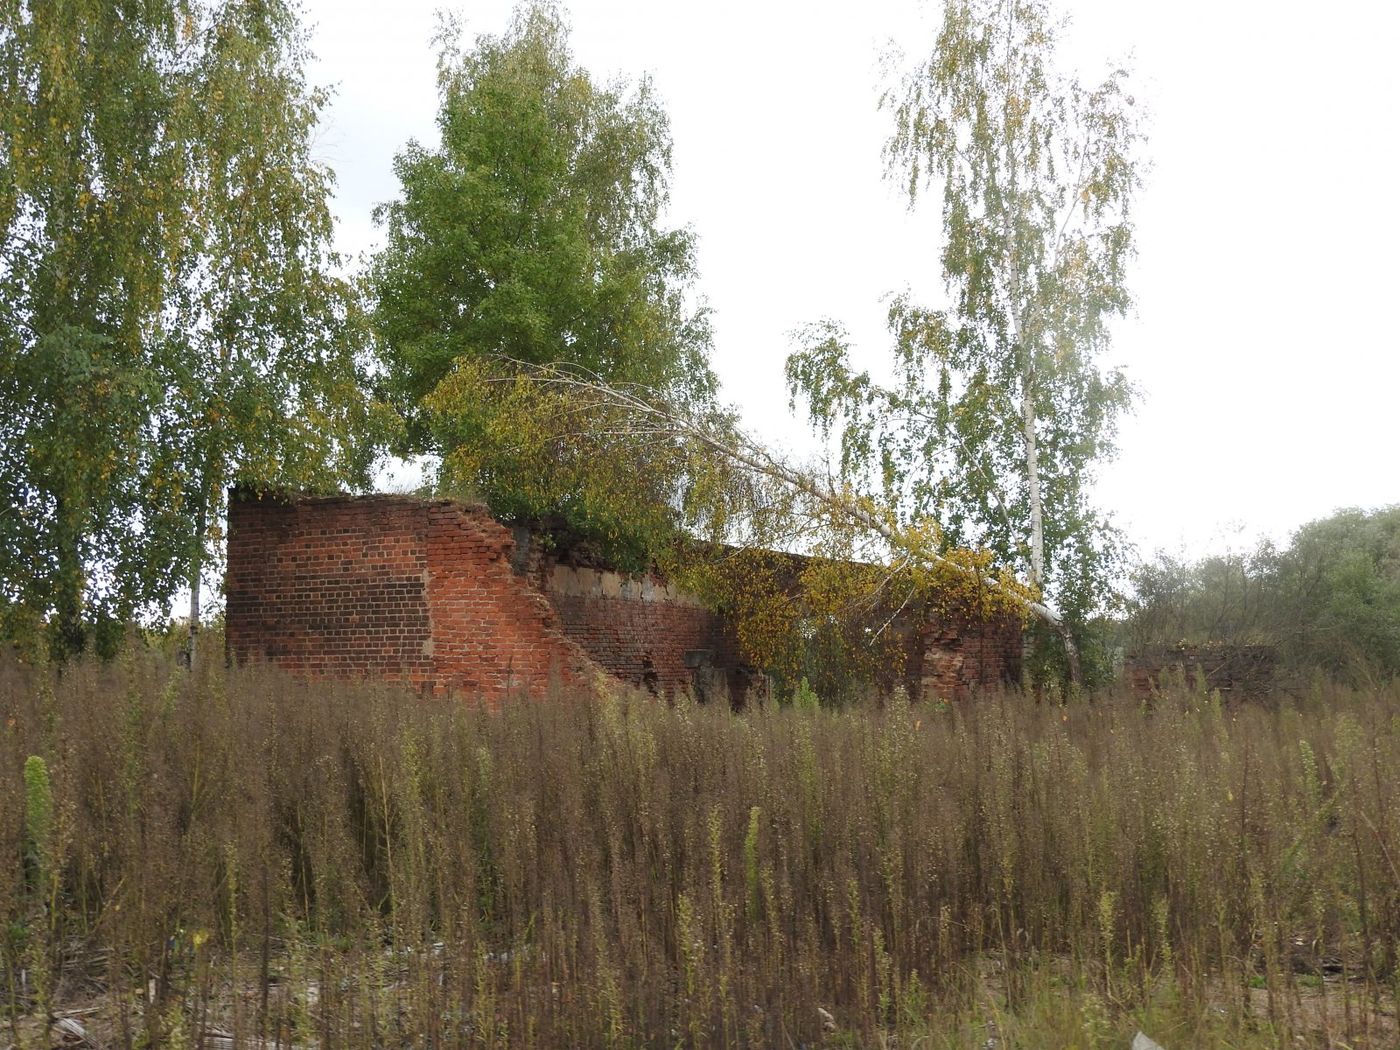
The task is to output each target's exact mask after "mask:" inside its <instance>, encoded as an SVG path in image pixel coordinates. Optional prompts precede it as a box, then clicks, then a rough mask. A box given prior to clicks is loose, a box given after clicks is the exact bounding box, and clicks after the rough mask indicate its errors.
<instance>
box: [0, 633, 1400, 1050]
mask: <svg viewBox="0 0 1400 1050" xmlns="http://www.w3.org/2000/svg"><path fill="white" fill-rule="evenodd" d="M1397 863H1400V692H1397V691H1396V690H1394V689H1392V690H1390V691H1388V692H1387V691H1379V692H1369V693H1355V692H1345V691H1339V690H1333V689H1330V688H1326V687H1318V688H1316V689H1314V690H1312V691H1311V693H1310V694H1309V695H1306V696H1302V697H1294V698H1287V699H1280V700H1279V701H1278V702H1276V703H1272V704H1256V705H1250V706H1240V707H1232V706H1230V705H1227V704H1222V703H1221V702H1220V701H1219V698H1218V697H1213V696H1211V695H1210V694H1209V693H1208V692H1206V691H1205V690H1202V689H1198V688H1192V687H1191V686H1190V685H1188V684H1180V685H1177V686H1175V687H1172V688H1170V689H1168V690H1166V691H1165V692H1164V693H1162V694H1160V695H1158V696H1156V697H1155V698H1154V699H1153V700H1152V701H1151V702H1150V703H1147V704H1144V703H1143V701H1142V698H1140V697H1139V698H1133V697H1126V696H1123V697H1113V696H1107V697H1102V698H1099V699H1097V700H1095V701H1093V702H1088V701H1080V702H1075V703H1073V704H1070V705H1068V706H1063V707H1062V706H1057V705H1052V704H1048V703H1045V704H1037V703H1035V702H1034V701H1033V700H1032V699H1030V698H1028V697H1025V696H1022V695H1018V694H1014V693H1013V694H1007V695H1004V696H988V697H984V698H981V699H980V700H977V701H974V702H970V703H966V704H962V705H954V706H949V705H931V704H923V705H914V706H911V705H908V704H899V703H895V704H890V705H888V706H886V707H884V708H883V709H854V710H849V711H844V712H828V711H798V710H787V709H781V710H780V709H771V708H770V709H767V710H757V711H753V712H750V713H748V714H745V715H741V716H736V715H732V714H730V713H729V712H728V711H726V710H721V709H718V708H716V707H709V708H706V707H697V706H694V705H680V706H676V707H666V706H663V705H659V704H656V703H651V702H644V701H638V700H626V699H622V698H617V699H613V700H602V701H597V700H584V699H579V698H570V697H552V698H549V700H548V701H547V702H539V703H518V704H512V705H510V706H509V707H508V709H507V710H506V711H505V712H504V713H503V714H500V715H490V714H486V713H483V712H480V711H477V710H474V709H472V708H471V707H469V706H467V705H464V704H460V703H449V702H425V701H422V700H418V699H412V698H408V697H405V696H403V695H401V694H398V693H396V692H394V691H392V690H390V689H386V688H373V687H351V686H307V685H301V684H297V683H295V682H292V681H290V680H287V679H285V678H283V677H281V676H278V675H274V674H271V673H268V672H265V671H257V670H232V671H230V670H226V669H225V668H223V667H222V666H221V664H220V663H219V661H217V660H215V659H208V660H205V661H204V662H203V665H202V667H201V669H200V670H198V671H197V672H196V673H195V674H194V675H189V674H187V673H185V672H183V671H181V670H180V669H178V668H177V667H175V666H174V665H173V664H171V663H168V662H166V661H164V660H163V659H162V658H159V657H156V656H153V655H144V654H143V655H136V656H129V657H127V658H125V659H124V660H122V661H119V662H118V663H116V664H113V665H108V666H105V667H104V666H101V665H93V664H84V665H79V666H76V667H71V668H69V669H68V670H67V671H65V672H64V673H63V674H62V675H61V676H58V675H55V674H53V673H51V672H47V671H41V670H36V669H33V668H28V667H24V666H21V665H19V664H18V663H16V662H14V661H13V660H8V659H7V660H5V661H3V662H0V920H2V921H3V925H2V926H0V967H3V972H0V982H2V985H0V1013H2V1014H3V1016H0V1021H2V1022H3V1023H2V1024H0V1047H4V1046H5V1045H6V1043H7V1042H13V1043H14V1044H16V1045H33V1046H47V1045H53V1044H55V1043H57V1042H60V1041H62V1039H65V1038H66V1039H67V1040H68V1042H69V1045H74V1044H75V1043H77V1042H78V1041H80V1039H81V1038H85V1039H86V1040H87V1042H88V1043H89V1044H90V1045H106V1046H157V1045H159V1046H170V1047H194V1046H201V1045H202V1046H220V1047H222V1046H230V1045H234V1041H235V1040H236V1041H237V1045H249V1046H251V1045H258V1043H257V1040H259V1039H266V1040H267V1045H269V1046H270V1045H280V1046H306V1047H310V1046H320V1047H343V1046H348V1047H369V1046H415V1047H426V1046H434V1047H442V1046H459V1045H460V1046H502V1047H503V1046H527V1045H533V1046H658V1047H659V1046H665V1047H676V1046H697V1047H698V1046H707V1047H708V1046H739V1045H747V1046H774V1047H794V1048H796V1047H804V1046H806V1047H814V1046H819V1045H827V1046H884V1047H896V1046H897V1047H901V1048H911V1047H929V1048H934V1047H986V1048H993V1047H996V1048H1001V1047H1127V1046H1128V1045H1129V1043H1130V1041H1131V1039H1132V1037H1133V1035H1134V1033H1135V1032H1136V1031H1137V1030H1139V1029H1141V1030H1143V1031H1145V1032H1146V1033H1147V1034H1149V1035H1150V1036H1152V1037H1153V1038H1154V1039H1156V1040H1157V1041H1158V1042H1159V1043H1161V1044H1162V1045H1164V1046H1165V1047H1167V1050H1180V1048H1183V1047H1207V1046H1219V1047H1272V1046H1289V1047H1298V1046H1310V1047H1311V1046H1316V1047H1324V1046H1331V1047H1356V1048H1360V1047H1388V1048H1390V1047H1395V1046H1396V1045H1398V1044H1400V1033H1398V1032H1397V1027H1396V1018H1395V1012H1394V1004H1395V1000H1396V989H1397V982H1398V981H1400V968H1397V951H1398V950H1400V870H1397ZM53 1020H57V1021H58V1022H59V1023H60V1024H61V1025H62V1026H64V1027H66V1029H67V1033H68V1034H67V1035H66V1036H65V1035H64V1033H63V1032H62V1031H60V1030H59V1029H54V1030H53V1031H49V1032H46V1030H45V1029H46V1028H47V1027H48V1024H49V1023H50V1022H51V1021H53ZM79 1032H81V1033H83V1035H82V1036H81V1037H80V1035H79V1034H78V1033H79ZM245 1040H247V1041H246V1042H245Z"/></svg>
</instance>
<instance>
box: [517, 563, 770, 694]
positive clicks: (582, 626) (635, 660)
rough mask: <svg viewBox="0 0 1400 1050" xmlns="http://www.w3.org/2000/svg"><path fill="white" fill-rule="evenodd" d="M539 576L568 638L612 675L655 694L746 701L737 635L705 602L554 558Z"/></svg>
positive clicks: (651, 581) (649, 581) (656, 582)
mask: <svg viewBox="0 0 1400 1050" xmlns="http://www.w3.org/2000/svg"><path fill="white" fill-rule="evenodd" d="M536 572H537V576H538V578H539V580H540V588H541V589H542V590H543V591H544V592H545V593H546V594H547V595H548V596H549V600H550V602H551V603H552V604H553V606H554V608H555V609H556V610H557V612H558V614H559V619H560V621H561V623H562V624H563V628H564V631H565V633H566V634H568V636H569V637H570V638H572V639H573V640H574V641H576V642H577V643H578V644H579V645H580V646H582V647H583V649H584V650H585V651H586V652H587V653H588V655H589V656H590V657H592V658H593V660H594V661H595V662H596V663H598V664H599V665H600V666H601V667H603V668H604V669H605V670H606V671H607V672H608V673H609V674H611V675H613V676H614V677H617V678H620V679H621V680H622V681H624V682H627V683H629V684H631V685H635V686H637V687H639V688H641V689H645V690H647V691H648V692H650V693H652V694H654V695H656V696H663V697H670V696H675V695H677V694H679V693H682V692H684V691H686V690H690V691H692V692H696V693H701V694H710V696H712V695H713V694H715V693H718V692H721V691H723V692H727V693H729V694H730V697H731V698H733V699H737V700H742V698H743V693H744V690H745V688H746V686H747V684H748V683H747V682H746V681H745V680H744V678H743V677H742V676H741V675H740V674H739V673H738V668H737V666H736V665H737V662H738V655H737V652H736V645H735V641H734V637H733V632H732V631H730V630H728V629H727V628H726V625H725V623H724V621H723V620H722V619H721V618H720V617H719V616H717V615H716V614H715V613H713V612H711V611H710V610H709V609H707V608H705V607H704V606H702V605H701V604H700V603H699V602H698V601H696V600H694V599H693V598H690V597H689V596H687V595H685V594H681V593H677V592H676V591H674V590H672V589H671V588H670V587H668V586H667V585H666V583H665V581H663V580H660V579H658V578H657V577H654V576H647V577H643V578H641V579H629V578H627V577H624V576H622V575H620V574H619V573H616V572H611V571H609V570H607V569H597V568H589V567H575V566H571V565H567V564H561V563H560V562H558V561H555V560H552V559H546V560H544V561H543V562H542V564H541V565H540V566H539V567H538V568H537V570H536ZM710 696H706V697H705V698H710Z"/></svg>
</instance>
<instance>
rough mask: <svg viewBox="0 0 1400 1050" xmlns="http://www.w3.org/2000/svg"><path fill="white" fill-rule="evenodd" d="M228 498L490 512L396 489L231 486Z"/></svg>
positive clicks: (290, 504)
mask: <svg viewBox="0 0 1400 1050" xmlns="http://www.w3.org/2000/svg"><path fill="white" fill-rule="evenodd" d="M229 501H230V502H236V503H253V504H257V503H264V504H270V505H273V506H279V505H280V506H288V507H297V506H312V507H324V506H332V505H335V504H346V505H350V504H372V505H374V506H379V507H386V506H396V505H397V506H403V507H415V508H416V507H458V508H460V509H462V510H464V511H467V512H469V513H472V514H483V513H485V514H489V513H490V508H488V507H487V506H486V504H484V503H476V502H471V501H467V500H455V499H443V498H439V497H433V498H424V497H422V496H413V495H407V494H400V493H396V492H370V493H364V494H356V493H351V492H337V493H331V494H328V495H301V494H298V493H286V492H279V491H275V490H273V491H267V492H256V491H249V490H247V489H236V488H235V489H231V490H230V491H229Z"/></svg>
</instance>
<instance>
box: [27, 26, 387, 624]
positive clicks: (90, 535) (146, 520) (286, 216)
mask: <svg viewBox="0 0 1400 1050" xmlns="http://www.w3.org/2000/svg"><path fill="white" fill-rule="evenodd" d="M0 11H3V15H0V186H3V187H4V188H3V189H0V231H3V232H0V237H3V240H2V241H0V310H3V311H4V318H3V321H4V323H3V324H0V340H3V343H4V345H3V348H0V420H3V422H0V436H2V437H3V455H0V492H3V494H4V496H5V499H6V506H5V509H4V510H3V511H0V532H2V533H3V536H4V538H5V540H6V541H7V542H6V543H5V544H4V550H3V553H0V606H3V610H4V612H5V614H6V617H7V624H6V625H5V626H6V627H7V628H8V629H9V630H11V631H14V630H18V629H22V628H23V627H24V626H25V625H28V626H30V627H33V626H34V625H36V624H37V623H39V622H42V621H44V620H49V621H51V622H52V623H53V624H54V626H55V627H56V630H55V632H54V638H55V642H56V648H57V649H58V650H60V651H72V650H75V649H77V648H80V647H82V645H83V644H84V643H85V640H86V636H87V632H88V630H89V628H91V627H92V626H93V625H97V626H99V627H101V626H103V625H107V626H115V625H120V624H121V623H123V622H125V621H126V620H127V619H128V618H130V617H132V616H133V615H136V614H138V613H140V612H141V611H143V610H152V609H162V608H164V607H166V606H167V604H168V602H169V600H170V598H171V596H172V594H173V593H174V591H175V590H176V589H177V588H178V587H179V585H180V584H181V582H183V581H192V582H194V584H195V591H196V599H195V602H194V608H195V610H196V611H197V608H198V581H199V579H200V577H201V568H202V566H203V565H204V563H205V561H206V559H207V558H208V556H209V554H210V553H211V552H212V551H213V550H215V549H216V542H217V539H218V521H219V517H220V508H221V502H220V497H221V495H222V489H223V486H224V484H225V482H228V481H238V480H243V481H248V482H251V483H282V484H290V483H301V484H306V485H314V484H318V483H323V482H327V481H329V480H330V479H331V478H332V477H334V478H338V479H344V478H348V477H351V476H353V475H354V474H356V473H358V468H359V467H361V466H362V465H363V457H362V456H361V455H360V454H359V450H358V437H359V435H360V433H361V431H362V424H365V423H367V422H368V420H369V418H370V414H369V412H368V409H367V407H366V404H365V401H364V399H363V397H362V395H361V393H360V387H359V383H358V375H357V362H356V360H355V352H354V338H353V335H354V332H355V329H356V323H355V319H354V300H353V296H352V295H351V294H350V291H349V289H348V288H347V287H346V286H345V285H344V284H343V283H341V282H339V281H337V280H336V279H335V278H334V276H333V273H334V265H335V260H334V259H333V258H332V257H331V256H330V254H329V253H328V251H327V249H326V245H327V244H328V241H329V237H330V220H329V215H328V212H327V210H326V199H327V192H328V183H327V176H326V174H325V172H324V171H323V170H322V169H321V168H320V167H319V166H317V165H315V164H314V163H313V162H312V161H311V159H310V156H309V151H308V143H309V136H310V132H311V130H312V129H313V127H314V125H315V120H316V114H317V112H318V111H319V108H320V106H321V105H322V102H323V96H322V95H320V94H319V93H317V92H310V91H308V90H307V89H306V86H305V84H304V81H303V79H302V76H301V73H300V68H301V64H302V62H303V61H304V58H305V49H304V45H303V43H302V38H301V35H300V30H299V28H298V25H297V21H296V15H295V11H294V9H293V8H292V7H290V6H289V5H288V4H286V3H282V2H278V0H224V2H220V3H198V2H180V0H167V2H155V3H133V2H119V3H111V2H97V0H75V2H73V3H65V4H61V5H55V4H40V3H32V2H19V0H12V2H9V3H6V4H4V5H3V8H0ZM352 447H353V448H352ZM352 453H353V454H352ZM107 633H108V634H109V635H110V634H111V632H110V631H109V632H107Z"/></svg>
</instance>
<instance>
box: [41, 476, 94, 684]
mask: <svg viewBox="0 0 1400 1050" xmlns="http://www.w3.org/2000/svg"><path fill="white" fill-rule="evenodd" d="M54 509H55V518H56V522H57V525H58V528H57V530H56V531H57V534H58V535H57V540H58V544H57V546H58V550H57V552H56V554H57V561H58V578H57V580H56V581H55V594H54V627H55V633H54V634H53V635H52V636H51V638H50V643H49V650H50V653H51V654H52V656H53V657H54V658H55V659H57V660H59V661H63V660H66V659H67V658H68V657H70V656H73V655H74V654H76V653H80V652H82V650H83V646H84V645H85V644H86V643H87V631H86V629H85V628H84V626H83V559H82V550H81V530H80V529H79V527H78V525H77V522H76V521H75V520H74V514H73V512H72V504H71V503H70V502H69V501H68V500H65V499H64V498H63V497H62V496H60V497H58V499H57V501H56V506H55V508H54Z"/></svg>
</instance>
